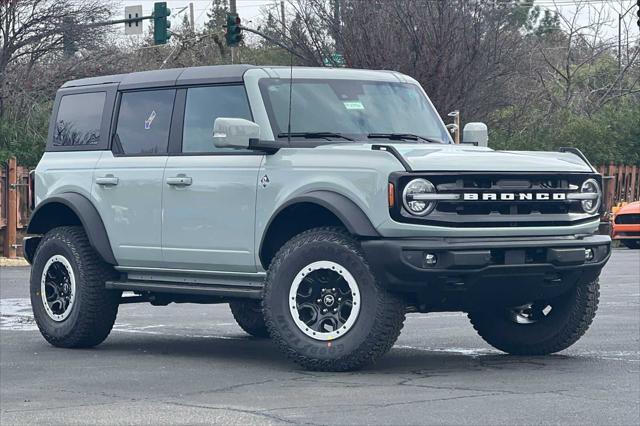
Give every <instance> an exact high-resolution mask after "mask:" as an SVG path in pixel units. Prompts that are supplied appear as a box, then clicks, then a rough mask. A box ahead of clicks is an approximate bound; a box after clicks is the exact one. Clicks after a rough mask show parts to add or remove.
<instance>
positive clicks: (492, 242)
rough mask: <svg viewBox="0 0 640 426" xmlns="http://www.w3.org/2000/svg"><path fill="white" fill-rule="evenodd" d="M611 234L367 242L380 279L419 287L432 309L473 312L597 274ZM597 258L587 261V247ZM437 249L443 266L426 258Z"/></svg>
mask: <svg viewBox="0 0 640 426" xmlns="http://www.w3.org/2000/svg"><path fill="white" fill-rule="evenodd" d="M610 247H611V239H610V238H609V236H607V235H592V236H586V237H582V238H578V237H545V238H510V239H505V238H492V239H488V238H483V239H479V238H466V239H430V240H427V239H419V240H418V239H378V240H368V241H363V242H362V248H363V250H364V252H365V256H366V258H367V260H368V262H369V264H370V265H371V267H372V268H373V270H374V273H375V274H376V277H377V278H378V279H379V280H380V281H381V282H382V283H383V284H385V285H386V286H387V287H388V288H389V289H390V290H393V291H401V292H408V293H414V294H416V295H417V296H418V299H419V301H420V303H421V304H424V305H426V308H425V309H432V310H437V309H443V310H445V309H454V310H459V309H462V310H472V309H473V308H474V306H477V303H496V304H505V303H506V304H511V303H513V304H518V303H528V302H530V301H533V300H537V299H543V298H545V299H546V298H551V297H554V296H557V295H560V294H562V293H563V292H564V291H566V290H568V289H569V288H571V287H572V286H574V285H575V284H576V283H577V282H579V281H587V280H593V279H595V278H597V276H598V275H599V274H600V270H601V269H602V267H603V266H604V265H605V263H606V262H607V260H608V259H609V256H610V253H611V251H610ZM588 249H590V250H592V253H593V259H591V260H587V259H586V256H585V251H586V250H588ZM427 254H431V255H435V258H436V259H437V261H436V263H435V264H432V265H429V264H427V261H426V260H425V257H426V255H427Z"/></svg>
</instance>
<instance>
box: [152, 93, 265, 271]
mask: <svg viewBox="0 0 640 426" xmlns="http://www.w3.org/2000/svg"><path fill="white" fill-rule="evenodd" d="M177 99H178V101H177V102H176V114H180V115H182V117H181V119H176V122H181V123H183V126H179V128H180V129H181V132H180V133H179V134H178V135H176V137H175V138H172V140H174V139H175V140H176V141H178V143H177V146H176V148H175V151H176V152H175V153H174V154H172V155H171V156H170V157H169V160H168V161H167V165H166V168H165V174H164V185H163V196H162V203H163V222H162V246H163V256H164V261H165V266H166V267H168V268H183V269H199V270H209V271H234V272H255V271H256V263H255V256H254V251H255V250H254V221H255V209H256V204H255V203H256V188H257V181H258V171H259V168H260V163H261V161H262V159H263V157H264V155H263V154H261V153H258V152H255V151H250V150H241V149H232V148H226V149H221V148H216V147H215V146H214V144H213V123H214V121H215V119H216V118H218V117H235V118H244V119H248V120H251V118H252V117H251V111H250V109H249V103H248V100H247V95H246V92H245V89H244V86H242V85H217V86H200V87H191V88H188V89H179V91H178V95H177ZM172 133H173V132H172Z"/></svg>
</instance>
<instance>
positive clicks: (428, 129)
mask: <svg viewBox="0 0 640 426" xmlns="http://www.w3.org/2000/svg"><path fill="white" fill-rule="evenodd" d="M289 83H290V81H289V80H288V79H276V78H265V79H261V80H260V91H261V93H262V98H263V100H264V103H265V106H266V108H267V113H268V114H269V120H270V121H271V126H272V130H273V134H274V135H275V136H276V138H279V139H286V138H287V136H288V135H287V133H288V131H289V130H288V123H289ZM291 105H292V107H291V137H292V138H294V137H300V136H301V135H303V134H307V135H308V134H312V133H320V134H324V136H322V137H323V138H325V139H329V140H333V139H335V140H341V141H348V139H346V138H350V139H355V140H368V139H369V136H370V135H372V134H373V136H374V137H376V139H380V135H381V134H389V136H390V137H389V139H390V140H394V141H402V140H404V139H405V138H402V137H401V138H398V137H397V136H398V135H415V136H418V137H420V138H425V139H422V140H423V141H424V140H426V139H430V140H434V141H437V142H441V143H450V141H451V139H450V138H449V135H448V133H447V130H446V128H445V127H444V126H443V125H442V123H441V121H440V119H439V117H438V116H437V114H436V112H435V110H434V109H433V107H432V106H431V104H430V103H429V101H428V100H427V98H426V97H425V96H424V94H423V93H422V92H421V91H420V89H419V88H418V87H417V86H416V85H414V84H406V83H395V82H385V81H369V80H337V79H336V80H324V79H294V80H293V91H292V95H291ZM330 133H332V134H334V135H336V134H337V135H338V136H339V137H337V138H336V137H331V136H330V135H329V134H330ZM340 135H341V136H340ZM392 135H395V136H396V137H393V136H392ZM345 137H346V138H345ZM414 139H415V138H414ZM414 141H416V140H414ZM417 141H420V139H418V140H417Z"/></svg>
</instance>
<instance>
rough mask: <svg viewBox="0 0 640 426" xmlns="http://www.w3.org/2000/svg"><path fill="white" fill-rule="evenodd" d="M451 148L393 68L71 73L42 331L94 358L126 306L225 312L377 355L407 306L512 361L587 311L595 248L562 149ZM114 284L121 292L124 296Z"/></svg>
mask: <svg viewBox="0 0 640 426" xmlns="http://www.w3.org/2000/svg"><path fill="white" fill-rule="evenodd" d="M464 142H465V143H463V144H459V145H458V144H454V143H453V141H452V140H451V137H450V134H449V131H448V129H447V127H446V126H445V124H444V123H443V122H442V120H441V119H440V117H439V115H438V114H437V112H436V111H435V109H434V107H433V105H432V104H431V102H430V101H429V98H428V97H427V95H426V93H425V92H424V91H423V89H422V88H421V87H420V85H419V84H418V83H417V82H416V81H415V80H414V79H412V78H410V77H408V76H406V75H402V74H400V73H397V72H388V71H367V70H351V69H324V68H323V69H314V68H291V69H290V68H279V67H254V66H245V65H231V66H215V67H199V68H187V69H170V70H161V71H149V72H140V73H132V74H126V75H113V76H105V77H97V78H88V79H82V80H76V81H71V82H68V83H66V84H64V85H63V86H62V88H60V90H59V91H58V93H57V96H56V100H55V104H54V107H53V114H52V119H51V123H50V128H49V137H48V142H47V147H46V152H45V154H44V156H43V157H42V159H41V161H40V163H39V164H38V167H37V169H36V170H35V176H34V182H35V185H34V186H35V190H34V192H35V199H34V204H35V206H36V208H35V211H34V212H33V215H32V218H31V221H30V223H29V227H28V234H29V236H28V238H26V240H25V244H24V245H25V256H26V258H27V260H28V261H29V262H31V263H32V265H33V267H32V270H31V291H30V293H31V303H32V306H33V311H34V315H35V319H36V321H37V324H38V327H39V328H40V331H41V332H42V335H43V336H44V338H45V339H46V340H47V341H48V342H49V343H51V344H53V345H55V346H60V347H68V348H76V347H90V346H95V345H97V344H99V343H101V342H102V341H103V340H104V339H105V338H106V337H107V336H108V334H109V332H110V331H111V328H112V326H113V324H114V321H115V320H116V315H117V312H118V306H119V304H121V303H133V302H150V303H151V304H153V305H167V304H169V303H229V305H230V307H231V311H232V313H233V315H234V317H235V319H236V320H237V322H238V324H239V325H240V326H241V327H242V328H243V329H244V330H245V331H247V332H248V333H249V334H251V335H254V336H260V337H267V336H269V337H271V339H273V341H274V342H275V344H276V345H277V346H278V347H279V348H281V349H282V350H283V352H284V353H285V354H286V355H287V356H288V357H289V358H291V359H292V360H293V361H295V362H297V363H299V364H300V365H302V366H303V367H305V368H309V369H315V370H327V371H344V370H352V369H356V368H359V367H362V366H364V365H366V364H368V363H371V362H372V361H374V360H376V359H377V358H379V357H380V356H381V355H383V354H384V353H385V352H387V351H388V350H389V349H390V348H391V347H392V346H393V344H394V342H395V341H396V339H397V337H398V335H399V334H400V330H401V328H402V325H403V321H404V319H405V314H407V313H411V312H423V313H424V312H435V311H463V312H467V313H468V316H469V318H470V320H471V323H472V324H473V327H474V328H475V329H476V330H477V331H478V333H479V334H480V336H482V338H483V339H484V340H486V341H487V342H488V343H489V344H491V345H492V346H494V347H496V348H498V349H500V350H502V351H504V352H507V353H510V354H518V355H543V354H549V353H553V352H557V351H561V350H563V349H565V348H567V347H568V346H570V345H572V344H573V343H574V342H576V341H577V340H578V339H579V338H580V337H581V336H582V335H583V334H584V332H585V331H586V330H587V328H588V327H589V325H590V323H591V321H592V320H593V318H594V316H595V312H596V308H597V304H598V296H599V285H598V276H599V274H600V271H601V269H602V267H603V266H604V264H605V263H606V262H607V260H608V258H609V255H610V242H611V241H610V238H609V237H608V236H602V235H597V234H596V231H597V229H598V225H599V213H600V210H601V176H599V175H598V174H597V172H596V171H595V170H594V168H593V167H592V166H591V165H590V164H589V162H588V161H587V160H586V159H585V158H584V156H583V155H582V154H581V153H580V152H579V151H577V150H575V149H571V148H566V149H562V150H560V152H507V151H494V150H492V149H490V148H488V147H487V146H486V126H484V125H481V124H479V123H475V124H472V125H468V126H467V127H466V128H465V141H464ZM123 292H125V293H124V294H123Z"/></svg>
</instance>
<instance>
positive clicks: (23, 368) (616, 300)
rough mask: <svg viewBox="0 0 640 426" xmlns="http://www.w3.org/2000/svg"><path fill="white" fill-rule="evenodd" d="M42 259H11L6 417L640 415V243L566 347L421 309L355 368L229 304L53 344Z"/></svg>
mask: <svg viewBox="0 0 640 426" xmlns="http://www.w3.org/2000/svg"><path fill="white" fill-rule="evenodd" d="M28 274H29V269H28V268H0V314H1V319H0V423H1V424H2V425H13V424H89V423H97V424H168V423H180V424H201V423H202V424H205V423H209V424H210V423H224V424H285V423H296V424H455V425H459V424H487V425H489V424H491V425H495V424H555V423H567V424H578V423H579V424H608V425H626V424H636V425H637V424H639V423H640V251H638V250H635V251H631V250H626V249H618V250H615V251H614V254H613V257H612V259H611V261H610V262H609V264H608V265H607V267H606V269H605V270H604V272H603V275H602V277H601V284H602V288H601V293H602V294H601V299H600V300H601V302H600V307H599V310H598V315H597V317H596V319H595V321H594V323H593V325H592V326H591V329H590V330H589V331H588V332H587V334H586V335H585V336H584V337H583V338H582V339H581V340H580V341H579V342H577V343H576V344H575V345H574V346H572V347H571V348H569V349H568V350H566V351H563V352H561V353H560V354H557V355H553V356H546V357H512V356H507V355H504V354H501V353H500V352H498V351H496V350H494V349H492V348H491V347H490V346H488V345H487V344H485V343H484V342H483V341H482V340H481V339H480V338H479V337H478V336H477V335H476V334H475V332H474V331H473V329H472V328H471V326H470V325H469V322H468V320H467V318H466V316H465V315H463V314H458V313H434V314H411V315H409V316H408V317H407V321H406V323H405V328H404V330H403V332H402V335H401V336H400V339H399V340H398V342H397V344H396V346H395V347H394V348H393V349H392V350H391V352H390V353H389V354H388V355H387V356H385V357H384V358H383V359H382V360H381V361H379V362H378V363H377V364H376V365H375V366H373V367H370V368H368V369H366V370H364V371H360V372H354V373H340V374H338V373H310V372H306V371H303V370H301V369H300V368H299V367H297V366H295V365H293V364H291V363H289V362H288V361H286V360H284V359H283V358H282V356H281V355H280V354H279V353H278V351H277V350H276V348H275V347H274V346H273V345H272V344H271V343H270V342H269V340H259V339H254V338H250V337H248V336H247V335H246V334H244V333H243V332H242V331H241V330H240V328H239V327H238V326H237V325H236V324H235V322H234V320H233V317H232V316H231V313H230V312H229V309H228V306H227V305H175V304H173V305H170V306H168V307H152V306H150V305H147V304H140V305H137V304H134V305H123V306H121V307H120V313H119V316H118V321H117V323H116V326H115V329H114V331H113V332H112V334H111V336H110V337H109V338H108V339H107V340H106V341H105V342H104V343H103V344H102V345H100V346H99V347H97V348H95V349H90V350H65V349H57V348H54V347H52V346H50V345H48V344H47V343H46V342H45V341H44V339H42V337H41V336H40V334H39V332H38V331H37V328H36V326H35V324H34V322H33V318H32V316H31V308H30V305H29V300H28Z"/></svg>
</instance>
